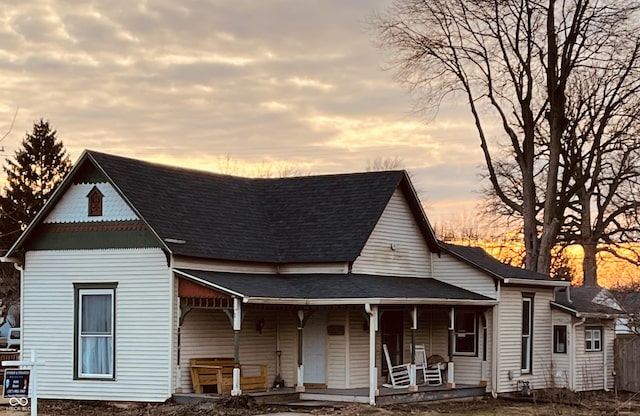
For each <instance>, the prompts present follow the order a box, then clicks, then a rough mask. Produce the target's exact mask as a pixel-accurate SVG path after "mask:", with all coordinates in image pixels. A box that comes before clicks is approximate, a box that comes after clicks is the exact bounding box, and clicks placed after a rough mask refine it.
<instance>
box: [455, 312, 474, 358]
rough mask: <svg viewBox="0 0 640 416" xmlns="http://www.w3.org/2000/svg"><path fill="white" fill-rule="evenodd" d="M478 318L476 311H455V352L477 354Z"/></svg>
mask: <svg viewBox="0 0 640 416" xmlns="http://www.w3.org/2000/svg"><path fill="white" fill-rule="evenodd" d="M477 340H478V319H477V314H476V313H475V312H474V311H461V310H456V311H455V320H454V328H453V353H454V354H456V355H476V354H477V345H478V341H477Z"/></svg>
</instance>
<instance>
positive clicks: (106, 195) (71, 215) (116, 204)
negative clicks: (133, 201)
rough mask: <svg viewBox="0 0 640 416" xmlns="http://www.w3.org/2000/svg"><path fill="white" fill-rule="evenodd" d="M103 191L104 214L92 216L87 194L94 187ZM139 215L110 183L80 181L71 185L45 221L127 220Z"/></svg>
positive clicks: (134, 218) (135, 218) (136, 217)
mask: <svg viewBox="0 0 640 416" xmlns="http://www.w3.org/2000/svg"><path fill="white" fill-rule="evenodd" d="M94 186H95V187H97V188H98V189H99V190H100V192H102V195H103V199H102V216H100V217H90V216H89V208H88V202H87V199H88V198H87V194H88V193H89V191H91V189H93V187H94ZM137 219H138V216H137V215H136V214H135V213H134V212H133V210H132V209H131V208H130V207H129V205H128V204H127V203H126V202H125V201H124V200H123V199H122V198H121V197H120V195H118V192H117V191H116V190H115V189H114V188H113V186H111V184H109V183H98V184H93V183H80V184H75V185H71V186H70V187H69V189H68V190H67V192H66V193H65V194H64V196H63V197H62V199H61V200H60V201H59V202H58V203H57V204H56V206H55V207H54V208H53V210H51V213H49V215H48V216H47V218H46V219H45V220H44V222H45V223H64V222H95V221H126V220H137Z"/></svg>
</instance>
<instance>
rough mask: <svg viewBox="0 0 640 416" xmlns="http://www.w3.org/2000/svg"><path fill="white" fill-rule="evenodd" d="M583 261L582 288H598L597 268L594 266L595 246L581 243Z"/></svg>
mask: <svg viewBox="0 0 640 416" xmlns="http://www.w3.org/2000/svg"><path fill="white" fill-rule="evenodd" d="M582 250H583V251H584V259H583V260H582V268H583V278H584V280H583V282H582V285H583V286H599V285H598V266H597V265H596V252H597V250H596V244H595V243H591V242H590V243H583V244H582Z"/></svg>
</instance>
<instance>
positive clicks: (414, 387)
mask: <svg viewBox="0 0 640 416" xmlns="http://www.w3.org/2000/svg"><path fill="white" fill-rule="evenodd" d="M416 329H418V307H417V306H414V307H413V309H412V310H411V367H410V368H409V380H410V382H409V391H418V384H417V370H416Z"/></svg>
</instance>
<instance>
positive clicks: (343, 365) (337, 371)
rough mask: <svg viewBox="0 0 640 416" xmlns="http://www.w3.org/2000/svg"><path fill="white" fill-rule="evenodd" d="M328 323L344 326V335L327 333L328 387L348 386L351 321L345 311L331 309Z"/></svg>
mask: <svg viewBox="0 0 640 416" xmlns="http://www.w3.org/2000/svg"><path fill="white" fill-rule="evenodd" d="M327 325H337V326H344V335H327V387H329V388H336V389H344V388H346V377H347V376H346V372H347V370H348V366H347V362H348V356H347V352H348V343H347V339H348V337H349V329H350V328H349V322H348V318H347V314H346V313H345V311H329V312H328V313H327Z"/></svg>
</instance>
